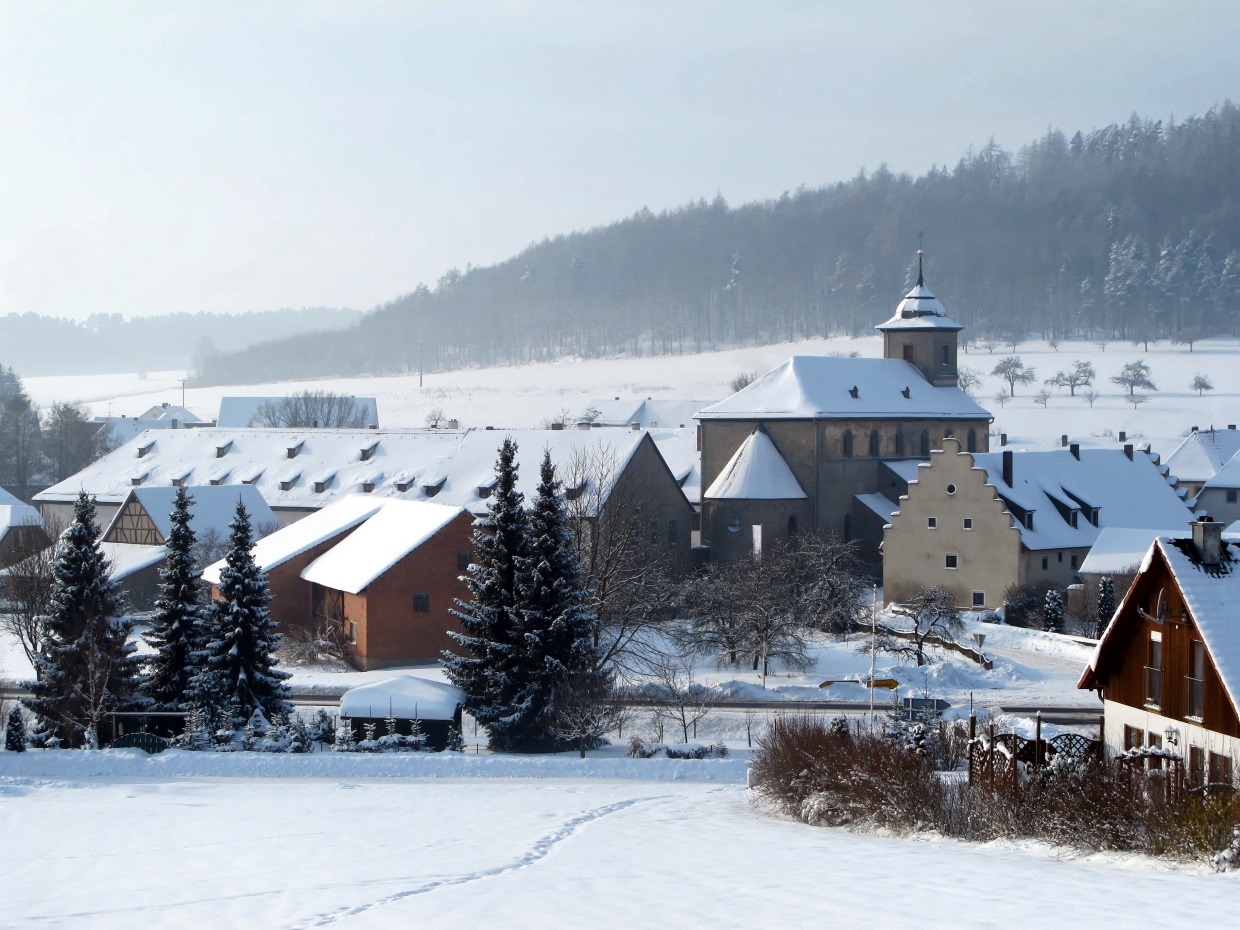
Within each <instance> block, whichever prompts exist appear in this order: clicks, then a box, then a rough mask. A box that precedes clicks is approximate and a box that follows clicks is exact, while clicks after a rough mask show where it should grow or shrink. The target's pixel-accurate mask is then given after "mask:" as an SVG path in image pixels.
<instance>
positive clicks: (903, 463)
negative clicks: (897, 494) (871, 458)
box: [883, 459, 930, 482]
mask: <svg viewBox="0 0 1240 930" xmlns="http://www.w3.org/2000/svg"><path fill="white" fill-rule="evenodd" d="M883 464H884V465H886V466H887V467H888V468H890V469H891V470H892V471H893V472H895V473H896V475H898V476H899V477H900V479H901V480H903V481H905V482H909V481H916V480H917V469H919V468H928V467H930V463H929V462H927V461H924V460H918V459H890V460H889V459H883Z"/></svg>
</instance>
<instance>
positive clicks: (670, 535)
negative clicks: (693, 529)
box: [667, 520, 680, 546]
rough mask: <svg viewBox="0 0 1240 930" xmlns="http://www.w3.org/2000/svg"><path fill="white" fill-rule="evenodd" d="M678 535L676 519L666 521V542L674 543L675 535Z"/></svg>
mask: <svg viewBox="0 0 1240 930" xmlns="http://www.w3.org/2000/svg"><path fill="white" fill-rule="evenodd" d="M679 535H680V523H679V522H678V521H676V520H668V521H667V544H668V545H669V546H674V545H676V537H677V536H679Z"/></svg>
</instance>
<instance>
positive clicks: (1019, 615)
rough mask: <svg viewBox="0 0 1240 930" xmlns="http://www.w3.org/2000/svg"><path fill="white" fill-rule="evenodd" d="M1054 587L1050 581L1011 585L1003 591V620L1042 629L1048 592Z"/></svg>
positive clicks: (1009, 623)
mask: <svg viewBox="0 0 1240 930" xmlns="http://www.w3.org/2000/svg"><path fill="white" fill-rule="evenodd" d="M1052 587H1053V585H1051V583H1050V582H1049V581H1037V582H1033V581H1031V582H1028V583H1026V584H1013V585H1009V586H1008V587H1007V589H1006V590H1005V591H1004V592H1003V622H1004V623H1006V624H1007V625H1008V626H1019V627H1028V628H1031V629H1041V627H1042V609H1043V607H1044V606H1045V604H1046V592H1047V591H1049V590H1050V589H1051V588H1052Z"/></svg>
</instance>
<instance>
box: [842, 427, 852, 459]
mask: <svg viewBox="0 0 1240 930" xmlns="http://www.w3.org/2000/svg"><path fill="white" fill-rule="evenodd" d="M852 454H853V434H852V430H845V432H844V458H846V459H850V458H852Z"/></svg>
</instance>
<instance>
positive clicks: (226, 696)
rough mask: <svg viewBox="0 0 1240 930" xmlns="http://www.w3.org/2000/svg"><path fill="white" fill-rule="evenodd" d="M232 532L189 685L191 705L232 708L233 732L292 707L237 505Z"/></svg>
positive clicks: (267, 597)
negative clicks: (196, 669) (200, 659)
mask: <svg viewBox="0 0 1240 930" xmlns="http://www.w3.org/2000/svg"><path fill="white" fill-rule="evenodd" d="M231 530H232V533H231V535H230V537H229V546H228V555H227V557H226V560H225V561H226V564H225V565H224V567H223V569H221V571H220V582H219V592H220V600H218V601H216V602H215V603H213V604H211V605H210V607H209V608H207V615H206V618H205V623H204V630H205V638H206V639H207V642H206V645H205V649H204V657H205V661H204V662H203V666H202V668H201V670H200V671H199V673H198V674H197V675H196V676H195V678H194V680H193V683H192V692H193V694H192V700H193V701H194V702H195V703H198V704H200V705H202V706H204V707H207V708H209V709H211V710H212V711H213V712H215V713H219V712H220V711H222V710H223V709H224V708H227V707H230V706H231V707H232V710H230V711H229V714H230V716H231V718H232V727H233V729H237V728H238V727H243V726H244V725H245V723H246V721H248V720H249V719H250V718H251V717H252V716H253V715H254V712H255V711H261V712H262V715H263V716H264V717H266V718H268V719H274V718H275V717H277V716H279V715H280V714H285V713H288V712H289V710H291V706H290V704H289V703H288V686H287V685H286V684H285V681H286V679H288V677H289V675H288V673H287V672H282V671H280V670H279V669H277V668H276V659H275V650H276V646H277V645H278V644H279V642H280V634H279V633H277V632H276V631H275V626H276V625H275V622H274V621H273V620H272V619H271V615H270V614H269V613H268V612H267V604H268V603H269V602H270V601H271V593H270V592H269V591H268V589H267V575H266V574H265V573H264V572H263V571H262V570H261V569H259V567H258V566H257V565H255V564H254V555H253V552H252V551H251V546H252V544H253V536H252V534H251V531H250V515H249V514H248V513H247V512H246V509H245V506H244V505H243V504H241V503H240V502H238V504H237V515H236V517H235V518H234V519H233V522H232V526H231ZM227 725H228V724H227V721H225V722H224V726H225V727H227Z"/></svg>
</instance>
